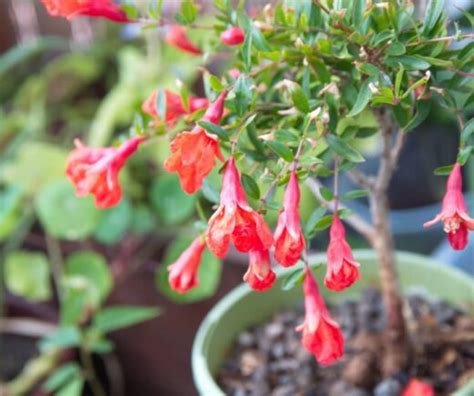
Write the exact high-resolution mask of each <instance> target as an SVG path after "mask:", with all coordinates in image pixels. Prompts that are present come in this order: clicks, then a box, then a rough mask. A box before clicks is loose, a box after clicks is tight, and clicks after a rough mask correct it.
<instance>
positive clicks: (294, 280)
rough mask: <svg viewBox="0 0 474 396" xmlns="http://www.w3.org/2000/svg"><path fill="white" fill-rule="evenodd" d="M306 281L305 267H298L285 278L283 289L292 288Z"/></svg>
mask: <svg viewBox="0 0 474 396" xmlns="http://www.w3.org/2000/svg"><path fill="white" fill-rule="evenodd" d="M303 281H304V268H298V269H296V270H294V271H293V272H291V273H290V274H289V275H288V276H286V277H285V278H284V279H283V283H282V285H281V288H282V290H285V291H287V290H291V289H293V288H294V287H295V286H297V285H301V284H302V283H303Z"/></svg>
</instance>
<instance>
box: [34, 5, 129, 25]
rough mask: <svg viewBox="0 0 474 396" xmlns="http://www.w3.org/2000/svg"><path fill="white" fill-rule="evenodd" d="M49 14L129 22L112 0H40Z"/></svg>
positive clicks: (69, 17)
mask: <svg viewBox="0 0 474 396" xmlns="http://www.w3.org/2000/svg"><path fill="white" fill-rule="evenodd" d="M41 1H42V2H43V4H44V5H45V6H46V9H47V11H48V13H49V14H50V15H53V16H62V17H65V18H67V19H72V18H74V17H77V16H90V17H100V18H106V19H110V20H111V21H114V22H130V20H129V19H128V17H127V14H126V13H125V11H124V10H123V9H122V8H120V6H119V5H118V4H115V3H114V2H113V1H112V0H41Z"/></svg>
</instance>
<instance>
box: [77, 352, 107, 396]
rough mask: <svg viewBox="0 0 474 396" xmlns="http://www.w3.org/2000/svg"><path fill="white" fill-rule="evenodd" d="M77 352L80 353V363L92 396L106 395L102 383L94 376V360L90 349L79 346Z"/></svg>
mask: <svg viewBox="0 0 474 396" xmlns="http://www.w3.org/2000/svg"><path fill="white" fill-rule="evenodd" d="M79 353H80V357H81V362H82V365H83V366H84V370H85V375H86V379H87V381H88V382H89V385H90V387H91V391H92V393H93V395H94V396H107V394H106V393H105V390H104V388H103V386H102V384H101V383H100V381H99V379H98V378H97V376H96V373H95V369H94V362H93V360H92V355H91V353H90V351H89V350H88V349H86V348H85V347H84V346H81V348H80V350H79Z"/></svg>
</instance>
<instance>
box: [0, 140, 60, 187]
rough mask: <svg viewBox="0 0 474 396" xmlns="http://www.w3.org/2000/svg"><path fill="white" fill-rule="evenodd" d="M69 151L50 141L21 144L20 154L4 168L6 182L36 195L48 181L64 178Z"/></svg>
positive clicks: (3, 176)
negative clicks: (49, 142)
mask: <svg viewBox="0 0 474 396" xmlns="http://www.w3.org/2000/svg"><path fill="white" fill-rule="evenodd" d="M66 157H67V153H66V151H64V150H63V149H61V148H59V147H57V146H55V145H52V144H48V143H40V142H28V143H25V144H23V145H22V146H21V150H19V151H18V156H17V157H16V158H15V159H13V161H11V162H9V163H8V164H7V165H6V166H5V168H4V169H3V175H1V176H2V178H3V180H5V182H6V183H8V184H10V185H15V186H16V187H19V188H21V189H22V191H24V192H25V193H26V194H28V195H34V194H36V193H37V192H38V191H39V190H41V189H42V188H43V187H44V186H46V185H47V184H48V183H50V182H52V181H54V180H58V179H64V167H65V165H66Z"/></svg>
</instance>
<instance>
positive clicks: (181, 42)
mask: <svg viewBox="0 0 474 396" xmlns="http://www.w3.org/2000/svg"><path fill="white" fill-rule="evenodd" d="M167 29H168V30H167V32H166V36H165V41H166V42H167V43H168V44H169V45H172V46H173V47H176V48H178V49H180V50H181V51H184V52H188V53H190V54H193V55H201V54H202V51H201V49H200V48H198V47H196V46H195V45H194V44H193V43H192V42H191V41H190V40H189V38H188V35H187V34H186V28H185V27H184V26H181V25H172V26H168V28H167Z"/></svg>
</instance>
